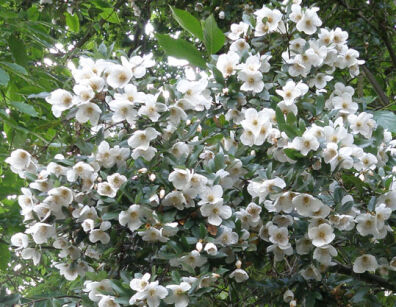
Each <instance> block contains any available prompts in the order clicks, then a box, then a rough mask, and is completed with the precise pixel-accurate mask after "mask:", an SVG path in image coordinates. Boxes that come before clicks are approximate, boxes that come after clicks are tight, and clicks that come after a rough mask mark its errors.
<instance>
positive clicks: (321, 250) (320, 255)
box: [313, 245, 338, 266]
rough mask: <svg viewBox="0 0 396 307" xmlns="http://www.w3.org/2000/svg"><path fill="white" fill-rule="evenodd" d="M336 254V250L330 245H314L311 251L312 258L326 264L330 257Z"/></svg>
mask: <svg viewBox="0 0 396 307" xmlns="http://www.w3.org/2000/svg"><path fill="white" fill-rule="evenodd" d="M337 255H338V253H337V250H336V249H335V248H334V247H333V246H331V245H324V246H321V247H316V248H315V250H314V253H313V259H315V260H316V261H318V262H319V263H321V264H324V265H326V266H328V265H330V264H331V258H332V257H336V256H337Z"/></svg>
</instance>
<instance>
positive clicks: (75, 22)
mask: <svg viewBox="0 0 396 307" xmlns="http://www.w3.org/2000/svg"><path fill="white" fill-rule="evenodd" d="M65 16H66V25H67V26H68V27H69V29H70V31H72V32H74V33H78V32H80V20H79V19H78V15H77V14H76V13H74V14H73V15H70V14H69V13H68V12H66V13H65Z"/></svg>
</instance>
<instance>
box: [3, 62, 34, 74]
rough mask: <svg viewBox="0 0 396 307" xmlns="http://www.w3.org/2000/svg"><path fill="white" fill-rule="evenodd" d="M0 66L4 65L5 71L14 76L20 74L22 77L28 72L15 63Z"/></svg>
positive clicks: (4, 63)
mask: <svg viewBox="0 0 396 307" xmlns="http://www.w3.org/2000/svg"><path fill="white" fill-rule="evenodd" d="M0 64H2V65H4V66H5V67H6V69H7V70H9V71H11V72H13V73H15V74H22V75H27V74H28V72H27V70H26V69H25V68H24V67H23V66H21V65H18V64H16V63H10V62H0Z"/></svg>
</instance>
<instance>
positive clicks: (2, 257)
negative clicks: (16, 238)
mask: <svg viewBox="0 0 396 307" xmlns="http://www.w3.org/2000/svg"><path fill="white" fill-rule="evenodd" d="M10 258H11V253H10V251H9V250H8V245H7V244H3V243H0V270H4V269H5V268H7V265H8V261H9V260H10Z"/></svg>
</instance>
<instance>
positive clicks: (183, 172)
mask: <svg viewBox="0 0 396 307" xmlns="http://www.w3.org/2000/svg"><path fill="white" fill-rule="evenodd" d="M191 176H192V174H191V172H190V170H188V169H181V168H175V169H174V171H173V172H172V173H170V174H169V177H168V180H169V181H170V182H172V183H173V186H174V187H175V188H176V189H179V190H184V189H186V188H188V186H189V184H190V180H191Z"/></svg>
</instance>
